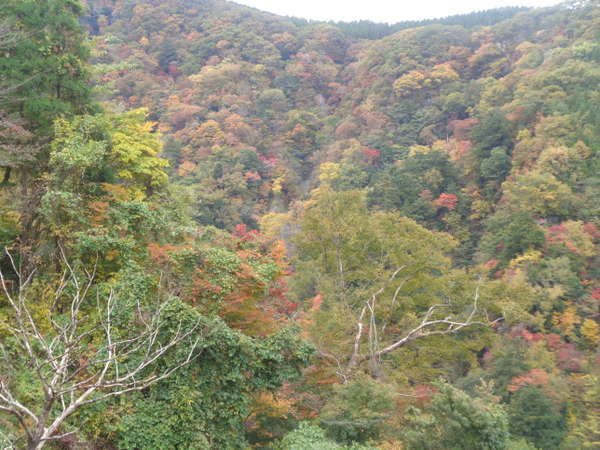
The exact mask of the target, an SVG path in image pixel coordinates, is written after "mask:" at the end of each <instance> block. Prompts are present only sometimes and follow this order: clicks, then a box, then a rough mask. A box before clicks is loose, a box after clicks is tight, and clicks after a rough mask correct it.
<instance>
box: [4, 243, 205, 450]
mask: <svg viewBox="0 0 600 450" xmlns="http://www.w3.org/2000/svg"><path fill="white" fill-rule="evenodd" d="M7 253H8V252H7ZM8 256H9V260H10V261H11V262H12V265H13V269H14V270H15V273H17V274H18V270H17V269H16V267H15V264H14V260H13V258H12V256H11V255H10V254H8ZM62 259H63V262H64V265H65V270H64V272H63V275H62V277H61V278H60V281H59V282H58V284H57V287H56V288H55V289H54V290H53V291H52V292H53V298H52V305H51V308H50V310H49V312H48V314H47V317H44V318H43V319H41V318H40V317H39V314H35V313H34V311H33V310H32V306H33V305H35V304H36V300H37V299H36V298H32V297H33V293H34V292H35V291H34V290H33V289H31V287H32V282H33V280H34V276H35V273H31V274H30V275H28V276H27V277H26V278H25V279H21V278H20V277H19V278H17V280H16V281H15V282H13V283H11V280H8V279H7V278H6V277H5V274H3V273H1V272H0V282H1V284H2V291H3V294H4V299H2V298H0V302H7V306H8V310H9V311H10V313H9V314H8V315H7V316H6V317H4V318H2V317H0V324H1V325H2V326H3V327H4V328H5V329H8V331H9V332H10V334H11V335H12V337H13V342H14V344H12V345H11V347H10V348H9V346H8V345H6V344H3V343H1V342H0V413H1V412H4V413H6V414H8V415H11V416H12V417H14V418H15V419H16V421H17V422H18V424H19V425H20V429H21V431H22V433H23V434H24V436H22V437H24V438H25V439H26V440H27V448H28V449H40V448H42V447H43V446H44V445H45V444H46V443H47V442H48V441H51V440H57V439H61V438H63V437H65V436H67V435H70V434H72V433H74V431H70V432H68V431H65V430H64V426H65V425H66V424H65V421H66V420H67V419H68V418H69V416H71V415H72V414H73V413H74V412H75V411H78V410H79V409H81V408H83V407H85V406H86V405H89V404H92V403H96V402H100V401H103V400H106V399H108V398H111V397H116V396H120V395H123V394H126V393H128V392H132V391H139V390H142V389H145V388H147V387H149V386H151V385H152V384H154V383H156V382H158V381H161V380H164V379H165V378H167V377H169V376H170V375H171V374H173V373H174V372H175V371H176V370H178V369H179V368H181V367H182V366H185V365H186V364H189V363H190V362H191V361H192V360H194V359H195V358H197V357H198V355H199V353H200V350H199V345H198V344H199V342H200V339H201V336H202V329H201V326H200V323H199V322H195V323H194V324H191V325H190V324H188V325H184V323H182V322H181V321H179V322H178V323H177V324H175V331H169V332H168V333H167V330H166V328H167V327H166V325H167V320H166V315H165V306H166V305H167V303H164V302H163V303H161V304H160V306H158V307H157V308H155V309H154V311H153V312H151V313H148V312H142V307H141V305H140V304H139V303H138V304H137V307H136V308H135V309H136V313H135V316H136V317H135V322H136V324H128V327H127V328H128V329H127V330H123V328H124V327H123V326H121V327H117V323H116V322H117V320H118V314H119V305H120V302H119V300H118V296H117V295H116V294H115V292H113V291H112V290H111V291H110V292H109V293H108V294H106V295H104V296H102V295H100V294H98V292H97V290H96V289H95V286H94V284H95V269H94V270H93V271H92V272H91V273H90V272H85V275H84V276H79V275H78V274H77V273H76V270H75V269H74V268H73V267H72V266H71V265H70V264H69V262H68V261H67V259H66V258H65V257H64V253H63V257H62ZM95 290H96V293H95V294H94V291H95ZM91 300H92V301H95V303H96V304H95V305H93V304H92V305H90V304H89V302H90V301H91ZM37 303H38V306H39V300H38V301H37ZM84 305H85V307H84ZM90 306H91V307H92V308H97V309H96V312H101V314H98V315H96V314H90ZM86 307H87V310H86ZM94 317H101V318H99V319H95V318H94ZM2 322H3V323H2ZM172 327H173V322H172V321H171V322H170V329H171V330H172ZM165 335H168V336H169V337H168V338H165ZM184 341H185V342H184ZM184 343H185V344H186V345H187V348H186V349H185V351H184V352H179V353H178V354H181V355H182V356H181V357H179V359H177V360H176V361H175V362H174V363H172V364H171V365H170V366H169V367H167V368H162V369H157V366H156V363H157V362H159V360H160V359H161V358H162V357H164V356H166V354H167V352H169V351H170V350H174V349H175V347H176V346H178V345H179V344H184ZM23 363H25V364H26V365H27V367H28V368H29V370H31V371H32V372H33V373H34V376H35V381H36V384H37V386H31V388H32V389H40V390H41V393H42V396H41V397H42V400H41V402H39V403H36V404H30V402H29V403H28V402H26V401H25V400H23V399H22V398H20V397H19V395H17V393H16V390H15V384H16V376H17V374H18V371H19V369H18V367H19V366H20V367H23V365H22V364H23Z"/></svg>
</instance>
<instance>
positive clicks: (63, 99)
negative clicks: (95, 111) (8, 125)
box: [0, 0, 91, 137]
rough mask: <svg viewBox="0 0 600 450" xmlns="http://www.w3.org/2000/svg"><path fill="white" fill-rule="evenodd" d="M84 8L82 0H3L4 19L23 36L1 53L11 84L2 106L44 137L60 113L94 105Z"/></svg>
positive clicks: (1, 13)
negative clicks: (16, 114)
mask: <svg viewBox="0 0 600 450" xmlns="http://www.w3.org/2000/svg"><path fill="white" fill-rule="evenodd" d="M82 13H83V7H82V5H81V3H80V2H79V0H4V1H3V2H2V8H1V9H0V21H3V22H7V23H9V24H10V25H11V27H12V29H13V30H14V31H15V32H17V33H18V35H19V38H18V39H16V40H15V42H14V44H13V45H12V46H11V48H9V49H8V50H6V51H5V54H4V55H3V56H4V57H2V58H0V73H2V75H3V83H4V84H5V85H6V86H9V87H11V95H9V96H6V98H4V99H3V101H2V104H0V109H2V110H4V111H6V112H7V113H9V114H14V113H18V114H19V115H20V116H21V117H22V118H23V119H24V120H25V121H26V122H27V124H28V128H29V130H30V131H32V132H34V133H35V134H36V135H37V136H39V137H44V136H45V137H48V134H50V133H51V127H52V123H53V122H54V120H55V119H56V118H57V117H58V116H63V115H66V116H68V115H72V114H79V113H83V112H86V111H87V110H89V109H90V108H91V88H90V84H89V73H88V69H87V59H88V57H89V46H88V44H87V40H86V35H85V31H84V30H83V28H82V27H81V25H80V24H79V17H80V16H81V14H82Z"/></svg>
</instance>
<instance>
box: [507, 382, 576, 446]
mask: <svg viewBox="0 0 600 450" xmlns="http://www.w3.org/2000/svg"><path fill="white" fill-rule="evenodd" d="M565 413H566V412H565V410H564V409H563V408H561V407H560V405H557V404H555V402H553V401H552V400H551V399H550V398H548V396H547V395H546V394H544V392H542V391H541V390H540V389H538V388H537V387H533V386H532V387H524V388H521V389H519V390H518V391H517V392H516V393H515V394H514V396H513V398H512V399H511V401H510V405H509V408H508V414H509V420H510V432H511V434H513V435H514V436H520V437H524V438H525V439H527V440H529V441H530V442H531V443H533V444H534V445H535V446H536V447H538V448H543V449H557V448H560V443H561V442H562V440H563V439H564V438H565V435H566V431H567V424H566V414H565Z"/></svg>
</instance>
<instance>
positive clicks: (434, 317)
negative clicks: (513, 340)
mask: <svg viewBox="0 0 600 450" xmlns="http://www.w3.org/2000/svg"><path fill="white" fill-rule="evenodd" d="M403 269H404V267H400V268H398V269H397V270H396V271H395V272H394V273H392V275H391V276H390V278H389V280H388V281H387V283H385V284H384V285H383V286H382V287H381V288H380V289H379V290H377V291H376V292H375V293H373V294H372V295H371V297H370V298H369V299H367V300H365V302H364V306H363V307H362V309H361V311H360V314H359V316H358V320H357V321H356V329H357V330H356V334H355V336H354V346H353V349H352V354H351V356H350V358H349V360H348V364H347V365H346V366H345V367H344V368H343V369H342V368H341V367H340V366H339V364H338V371H337V373H338V375H340V376H341V377H342V379H344V380H347V379H349V378H350V377H351V376H352V374H353V372H354V371H355V370H356V368H357V367H358V365H359V364H361V363H363V362H365V361H369V360H370V361H371V362H372V363H373V365H374V366H376V365H377V362H378V361H379V360H380V358H381V357H382V356H384V355H386V354H388V353H391V352H393V351H394V350H397V349H399V348H402V347H404V346H406V345H408V344H410V343H411V342H413V341H415V340H417V339H423V338H426V337H429V336H440V335H451V334H456V333H458V332H459V331H461V330H464V329H465V328H470V327H476V326H482V327H493V326H494V325H496V324H497V323H498V322H501V321H502V320H504V317H502V316H501V317H498V318H495V319H493V320H492V319H490V318H489V316H488V313H487V311H485V310H482V309H481V308H480V307H479V294H480V284H478V285H477V286H476V288H475V291H474V294H473V299H472V301H471V302H470V304H469V306H468V307H467V308H466V309H465V308H463V310H465V312H464V313H463V314H452V313H450V314H449V313H448V311H451V310H452V309H453V308H454V307H455V305H453V304H452V302H450V301H449V302H448V303H443V304H434V305H432V306H430V307H429V309H428V310H427V311H426V312H425V313H424V314H423V316H422V318H421V320H420V322H419V323H418V325H416V326H414V327H413V328H411V329H409V330H406V331H405V332H404V333H403V335H402V337H401V338H399V339H395V340H393V342H392V343H390V344H388V345H385V346H383V347H381V346H380V343H379V340H380V334H383V333H384V332H385V328H386V326H387V323H384V324H383V326H382V327H381V328H382V329H381V331H380V330H379V328H378V320H377V300H378V298H379V297H380V296H381V295H383V294H384V293H385V291H386V289H387V288H388V287H389V286H390V285H391V283H392V282H393V281H394V280H396V278H397V277H398V275H399V274H400V273H401V272H402V270H403ZM403 285H404V283H403V282H402V281H401V282H400V283H399V284H398V285H397V286H396V288H395V289H394V291H393V294H392V299H391V305H392V309H393V308H394V306H395V304H396V302H397V299H398V295H399V293H400V291H401V289H402V287H403ZM444 311H445V313H442V312H444ZM441 313H442V314H441ZM367 320H368V325H367V327H366V328H367V329H368V333H367V338H368V339H367V342H368V351H367V352H361V343H362V341H363V338H364V333H365V322H366V321H367ZM340 369H342V370H340Z"/></svg>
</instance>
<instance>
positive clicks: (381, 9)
mask: <svg viewBox="0 0 600 450" xmlns="http://www.w3.org/2000/svg"><path fill="white" fill-rule="evenodd" d="M234 1H235V2H236V3H241V4H243V5H248V6H252V7H254V8H258V9H261V10H263V11H269V12H272V13H275V14H280V15H283V16H295V17H303V18H305V19H314V20H336V21H353V20H361V19H363V20H372V21H374V22H389V23H395V22H401V21H403V20H418V19H429V18H437V17H445V16H450V15H453V14H464V13H468V12H472V11H481V10H484V9H491V8H498V7H501V6H551V5H555V4H557V3H559V1H560V0H484V1H481V0H446V1H440V0H234Z"/></svg>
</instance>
